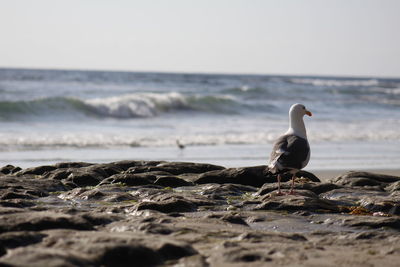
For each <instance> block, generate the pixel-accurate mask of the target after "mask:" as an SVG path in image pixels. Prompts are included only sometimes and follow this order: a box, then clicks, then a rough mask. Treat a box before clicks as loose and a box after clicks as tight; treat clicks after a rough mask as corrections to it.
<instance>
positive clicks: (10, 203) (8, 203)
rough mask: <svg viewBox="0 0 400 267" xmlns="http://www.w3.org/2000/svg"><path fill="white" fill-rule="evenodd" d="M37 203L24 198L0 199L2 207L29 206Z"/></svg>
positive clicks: (21, 207)
mask: <svg viewBox="0 0 400 267" xmlns="http://www.w3.org/2000/svg"><path fill="white" fill-rule="evenodd" d="M35 205H36V204H35V203H34V202H32V201H27V200H24V199H19V198H17V199H8V200H0V207H8V208H20V209H23V208H28V207H33V206H35Z"/></svg>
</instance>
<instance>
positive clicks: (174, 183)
mask: <svg viewBox="0 0 400 267" xmlns="http://www.w3.org/2000/svg"><path fill="white" fill-rule="evenodd" d="M154 184H156V185H161V186H169V187H179V186H191V185H193V183H190V182H187V181H185V180H183V179H180V178H178V177H174V176H164V177H160V178H158V179H157V180H156V181H155V182H154Z"/></svg>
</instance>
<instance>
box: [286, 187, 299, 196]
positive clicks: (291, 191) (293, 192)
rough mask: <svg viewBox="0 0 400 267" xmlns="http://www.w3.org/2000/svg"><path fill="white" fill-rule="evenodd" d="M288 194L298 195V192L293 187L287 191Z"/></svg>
mask: <svg viewBox="0 0 400 267" xmlns="http://www.w3.org/2000/svg"><path fill="white" fill-rule="evenodd" d="M287 195H292V196H297V195H298V194H297V192H296V191H294V190H293V189H292V190H290V191H289V192H288V193H287Z"/></svg>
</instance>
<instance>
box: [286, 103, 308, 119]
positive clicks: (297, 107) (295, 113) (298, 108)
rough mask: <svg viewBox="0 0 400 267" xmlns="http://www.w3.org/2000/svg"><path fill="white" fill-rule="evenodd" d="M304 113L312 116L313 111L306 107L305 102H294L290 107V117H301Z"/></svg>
mask: <svg viewBox="0 0 400 267" xmlns="http://www.w3.org/2000/svg"><path fill="white" fill-rule="evenodd" d="M304 115H308V116H312V113H311V112H310V111H308V110H307V109H306V107H305V106H304V105H303V104H294V105H292V106H291V107H290V110H289V116H290V117H300V118H302V117H303V116H304Z"/></svg>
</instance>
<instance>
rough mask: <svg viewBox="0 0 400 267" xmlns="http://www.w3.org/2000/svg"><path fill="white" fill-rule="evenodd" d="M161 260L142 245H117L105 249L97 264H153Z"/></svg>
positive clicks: (156, 254)
mask: <svg viewBox="0 0 400 267" xmlns="http://www.w3.org/2000/svg"><path fill="white" fill-rule="evenodd" d="M161 262H162V259H161V258H160V255H159V254H158V253H157V252H155V251H154V250H152V249H150V248H147V247H145V246H142V245H118V246H114V247H111V248H109V249H107V250H106V251H105V252H104V254H103V255H102V257H101V258H100V259H99V261H98V264H99V266H127V267H128V266H132V263H134V264H135V266H143V267H146V266H154V265H158V264H160V263H161Z"/></svg>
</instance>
